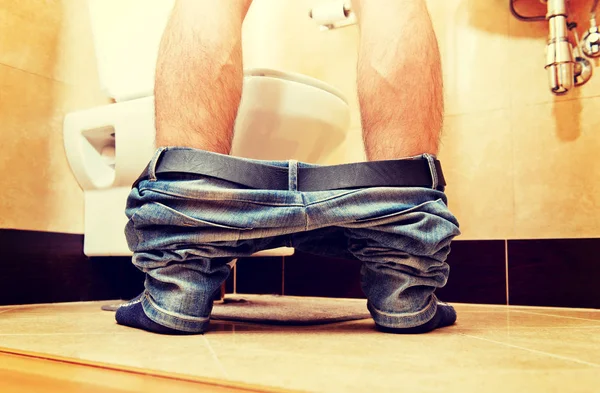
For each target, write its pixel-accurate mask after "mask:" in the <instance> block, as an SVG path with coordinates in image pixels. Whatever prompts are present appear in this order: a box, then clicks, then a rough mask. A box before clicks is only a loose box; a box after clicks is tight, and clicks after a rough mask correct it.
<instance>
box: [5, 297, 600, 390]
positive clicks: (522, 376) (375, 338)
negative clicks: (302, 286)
mask: <svg viewBox="0 0 600 393" xmlns="http://www.w3.org/2000/svg"><path fill="white" fill-rule="evenodd" d="M357 302H364V300H357ZM105 303H109V302H94V303H70V304H55V305H31V306H21V307H3V308H0V347H4V348H12V349H18V350H25V351H32V352H41V353H48V354H54V355H59V356H63V357H71V358H76V359H83V360H88V361H96V362H103V363H110V364H115V365H121V366H127V367H137V368H145V369H150V370H159V371H163V372H174V373H179V374H188V375H194V376H200V377H209V378H212V379H214V378H217V379H226V380H230V381H236V382H243V383H248V384H258V385H262V386H272V387H280V388H287V389H293V390H303V391H316V392H365V391H369V392H378V391H392V390H394V391H397V390H400V389H401V390H404V391H412V392H437V391H439V392H452V391H461V392H469V391H477V392H481V391H485V392H506V391H528V392H553V391H557V392H558V391H568V392H572V391H577V392H594V391H598V389H600V388H599V386H600V310H598V311H594V310H568V309H557V308H528V307H504V306H479V305H464V304H458V305H456V308H457V310H458V313H459V320H458V324H457V325H455V326H453V327H450V328H446V329H442V330H438V331H436V332H433V333H430V334H427V335H420V336H396V335H388V334H383V333H378V332H376V331H374V330H373V323H372V321H370V320H362V321H355V322H345V323H339V324H333V325H324V326H314V327H281V326H260V325H250V324H241V323H240V324H232V323H223V322H216V323H213V326H214V328H213V330H212V331H211V332H210V333H208V334H205V335H203V336H186V337H169V336H160V335H154V334H150V333H145V332H141V331H137V330H134V329H129V328H125V327H121V326H118V325H116V324H115V323H114V319H113V318H114V315H113V314H112V313H110V312H106V311H100V305H101V304H105Z"/></svg>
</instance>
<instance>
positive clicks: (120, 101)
mask: <svg viewBox="0 0 600 393" xmlns="http://www.w3.org/2000/svg"><path fill="white" fill-rule="evenodd" d="M88 4H89V7H90V15H91V23H92V31H93V35H94V45H95V51H96V57H97V62H98V72H99V76H100V82H101V84H102V87H103V89H104V91H105V92H106V93H107V95H108V96H110V97H112V98H113V99H114V100H115V103H114V104H110V105H105V106H102V107H97V108H92V109H88V110H83V111H79V112H73V113H69V114H67V115H66V116H65V120H64V142H65V150H66V154H67V158H68V160H69V164H70V166H71V168H72V170H73V173H74V175H75V177H76V179H77V181H78V182H79V184H80V186H81V188H82V189H83V190H84V197H85V228H84V231H85V234H84V235H85V236H84V239H85V240H84V252H85V254H86V255H88V256H125V255H131V252H130V251H129V249H128V247H127V243H126V241H125V236H124V233H123V231H124V226H125V223H126V221H127V218H126V217H125V213H124V209H125V202H126V199H127V195H128V193H129V190H130V187H131V184H132V183H133V181H134V180H135V179H136V178H137V177H138V176H139V175H140V173H141V171H142V170H143V168H144V167H145V166H146V164H147V163H148V160H149V159H150V158H151V156H152V154H153V152H154V150H155V144H154V136H155V128H154V98H153V96H152V92H153V83H154V67H155V63H156V56H157V51H158V45H159V41H160V37H161V34H162V30H163V29H164V26H165V24H166V21H167V18H168V14H169V10H170V8H171V6H172V1H160V2H152V6H149V5H148V3H147V2H146V1H145V0H88ZM115 6H117V7H119V8H118V9H119V12H118V13H116V14H115ZM141 8H143V9H144V10H145V11H146V12H147V13H146V14H145V16H144V18H139V17H138V16H136V15H137V12H138V10H139V9H141ZM127 13H129V15H127ZM132 21H135V23H139V24H138V25H135V26H132ZM132 51H134V52H135V53H132ZM349 123H350V109H349V106H348V103H347V101H346V99H345V98H344V96H343V95H342V94H341V93H340V92H339V91H338V90H337V89H335V88H334V87H332V86H330V85H328V84H326V83H324V82H322V81H319V80H316V79H314V78H310V77H308V76H305V75H300V74H293V73H286V72H281V71H277V70H272V69H246V70H245V72H244V84H243V93H242V101H241V103H240V107H239V110H238V117H237V120H236V124H235V136H234V140H233V146H232V155H235V156H240V157H248V158H255V159H264V160H286V159H295V160H298V161H304V162H312V163H321V162H323V161H324V160H325V159H326V157H327V155H328V154H329V153H330V152H331V151H332V150H333V149H334V148H335V147H337V146H339V145H340V144H341V143H342V142H343V141H344V139H345V136H346V132H347V130H348V128H349ZM292 252H293V250H292V249H278V250H275V251H269V252H266V253H263V254H267V255H289V254H291V253H292Z"/></svg>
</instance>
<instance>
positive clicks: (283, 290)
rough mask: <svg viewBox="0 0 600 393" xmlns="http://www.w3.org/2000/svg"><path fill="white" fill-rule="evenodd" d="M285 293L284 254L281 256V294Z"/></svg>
mask: <svg viewBox="0 0 600 393" xmlns="http://www.w3.org/2000/svg"><path fill="white" fill-rule="evenodd" d="M283 295H285V256H282V257H281V296H283Z"/></svg>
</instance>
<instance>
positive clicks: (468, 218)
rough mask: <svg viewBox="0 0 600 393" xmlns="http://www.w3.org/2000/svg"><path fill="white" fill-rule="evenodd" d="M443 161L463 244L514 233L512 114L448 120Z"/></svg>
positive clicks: (453, 117) (473, 116)
mask: <svg viewBox="0 0 600 393" xmlns="http://www.w3.org/2000/svg"><path fill="white" fill-rule="evenodd" d="M440 160H441V162H442V167H443V169H444V175H445V177H446V182H447V183H448V186H447V188H446V193H447V195H448V199H449V206H450V210H451V211H452V212H453V213H454V214H455V215H456V216H457V218H458V220H459V222H460V229H461V232H462V235H461V236H460V238H461V239H497V238H500V239H503V238H506V237H507V236H508V237H510V236H511V235H512V233H513V173H512V139H511V132H510V120H509V113H508V111H506V110H497V111H491V112H482V113H474V114H468V115H458V116H449V117H447V118H446V119H445V130H444V135H443V137H442V148H441V151H440Z"/></svg>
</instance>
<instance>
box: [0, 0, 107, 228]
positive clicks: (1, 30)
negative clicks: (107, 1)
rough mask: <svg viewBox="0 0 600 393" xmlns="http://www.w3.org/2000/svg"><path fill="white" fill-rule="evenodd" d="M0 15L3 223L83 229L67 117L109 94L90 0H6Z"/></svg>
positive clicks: (0, 197)
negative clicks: (67, 147) (96, 50)
mask: <svg viewBox="0 0 600 393" xmlns="http://www.w3.org/2000/svg"><path fill="white" fill-rule="evenodd" d="M0 21H1V22H0V23H1V25H0V47H1V48H2V51H0V52H1V53H0V95H1V98H0V124H1V127H2V134H3V136H4V138H5V142H4V144H3V147H4V149H3V154H2V157H0V170H2V172H3V173H4V175H3V176H2V177H1V178H0V190H1V192H0V210H1V211H2V212H3V213H2V216H1V217H0V228H15V229H29V230H42V231H55V232H72V233H82V232H83V194H82V192H81V189H80V188H79V186H78V184H77V182H76V180H75V178H74V177H73V175H72V173H71V169H70V167H69V165H68V162H67V159H66V156H65V152H64V148H63V139H62V122H63V117H64V114H65V113H67V112H69V111H74V110H78V109H84V108H89V107H93V106H96V105H102V104H106V103H108V102H109V101H108V99H107V98H106V97H105V95H104V94H103V93H102V92H101V91H100V87H99V82H98V76H97V72H96V64H95V58H94V55H93V45H92V37H91V29H90V25H89V17H88V14H87V6H86V2H85V1H79V0H63V1H42V0H25V1H19V2H16V1H0ZM61 81H62V82H61ZM63 82H65V83H63Z"/></svg>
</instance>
